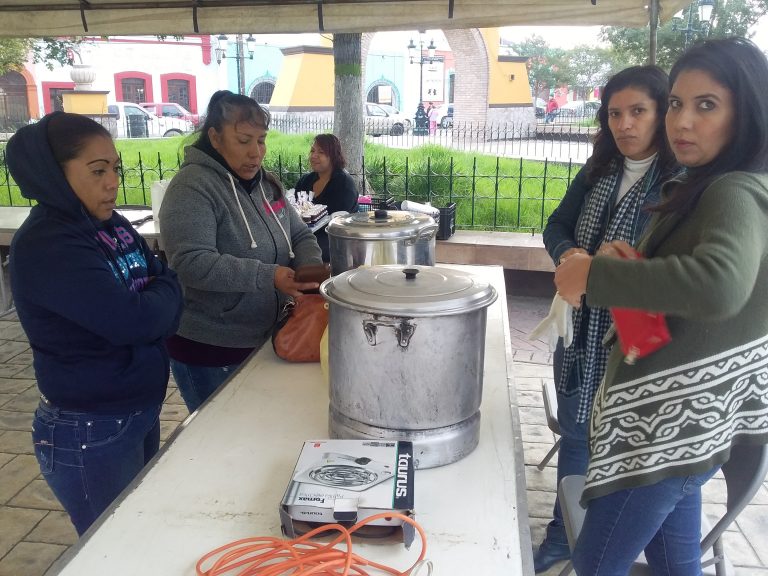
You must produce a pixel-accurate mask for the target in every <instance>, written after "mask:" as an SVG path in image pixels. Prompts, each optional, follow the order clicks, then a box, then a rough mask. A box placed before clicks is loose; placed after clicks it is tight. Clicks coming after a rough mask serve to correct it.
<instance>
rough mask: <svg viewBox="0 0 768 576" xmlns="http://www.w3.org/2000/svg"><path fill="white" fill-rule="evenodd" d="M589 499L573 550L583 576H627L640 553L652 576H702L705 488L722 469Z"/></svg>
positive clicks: (575, 560)
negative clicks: (702, 492)
mask: <svg viewBox="0 0 768 576" xmlns="http://www.w3.org/2000/svg"><path fill="white" fill-rule="evenodd" d="M719 468H720V467H719V466H716V467H714V468H712V469H711V470H709V471H708V472H705V473H704V474H699V475H698V476H681V477H678V478H668V479H667V480H662V481H661V482H657V483H656V484H651V485H650V486H642V487H640V488H632V489H628V490H619V491H618V492H614V493H612V494H608V495H607V496H603V497H601V498H595V499H594V500H591V501H590V502H589V504H588V506H587V515H586V517H585V519H584V526H583V527H582V529H581V533H580V534H579V539H578V541H577V542H576V548H575V549H574V551H573V557H572V560H573V567H574V569H575V570H576V574H579V575H582V576H614V575H615V576H625V575H626V574H627V573H628V572H629V570H630V568H631V566H632V563H633V562H634V561H635V559H636V558H637V557H638V556H639V555H640V552H642V551H643V550H645V557H646V559H647V560H648V564H649V566H650V568H651V571H652V573H653V574H654V575H657V576H662V575H673V576H699V575H700V574H701V548H700V543H701V486H702V485H703V484H704V483H705V482H706V481H707V480H709V479H710V478H711V477H712V476H713V475H714V474H715V472H717V470H718V469H719Z"/></svg>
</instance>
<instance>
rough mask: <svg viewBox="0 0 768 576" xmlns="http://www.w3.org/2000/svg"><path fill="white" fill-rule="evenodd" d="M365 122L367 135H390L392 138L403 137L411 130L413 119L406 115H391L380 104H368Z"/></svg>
mask: <svg viewBox="0 0 768 576" xmlns="http://www.w3.org/2000/svg"><path fill="white" fill-rule="evenodd" d="M363 112H364V118H363V119H364V120H365V133H366V134H371V135H372V136H381V135H382V134H389V135H390V136H402V135H403V134H405V133H406V132H407V131H408V130H410V129H411V119H410V118H408V117H406V116H405V114H401V113H400V112H397V113H394V112H392V113H390V112H387V111H386V110H385V109H384V108H382V106H381V105H379V104H374V103H373V102H366V103H365V107H364V108H363Z"/></svg>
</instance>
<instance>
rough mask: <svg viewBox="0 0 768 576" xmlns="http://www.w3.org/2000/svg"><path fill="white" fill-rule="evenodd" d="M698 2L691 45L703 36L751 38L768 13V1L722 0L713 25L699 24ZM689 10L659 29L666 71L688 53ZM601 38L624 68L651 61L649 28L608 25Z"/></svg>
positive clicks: (659, 55)
mask: <svg viewBox="0 0 768 576" xmlns="http://www.w3.org/2000/svg"><path fill="white" fill-rule="evenodd" d="M697 5H698V3H697V2H696V0H694V2H693V3H692V4H691V6H692V9H693V14H692V15H691V27H692V29H693V31H692V32H691V33H690V34H691V43H694V42H696V41H698V40H700V39H701V38H702V37H703V36H707V37H711V38H724V37H727V36H744V37H749V36H751V34H750V33H749V29H750V28H751V27H752V26H753V25H754V24H755V23H757V21H758V20H759V19H760V18H761V17H762V16H764V15H765V14H766V13H768V0H718V2H717V4H716V6H715V9H714V11H713V13H712V21H711V22H712V23H711V25H708V24H707V23H702V22H700V21H699V15H698V13H697V12H698V11H697ZM688 10H689V9H687V10H684V11H683V12H682V13H681V14H680V15H677V16H676V17H675V18H672V20H671V21H670V22H667V23H665V24H664V25H661V26H659V28H658V31H657V38H658V52H657V54H656V62H657V64H658V65H659V66H660V67H661V68H664V69H665V70H669V69H670V68H671V67H672V64H673V63H674V62H675V60H677V58H678V57H679V56H680V55H681V54H682V53H683V52H684V50H685V32H684V30H685V29H686V28H687V26H688V14H689V11H688ZM702 24H703V26H702ZM600 36H601V38H602V39H603V40H604V41H606V42H608V43H610V45H611V48H612V50H613V51H614V53H615V55H616V59H617V61H620V62H622V63H623V67H626V66H632V65H635V64H644V63H645V62H647V60H648V44H649V33H648V27H645V28H619V27H613V26H604V27H603V28H602V29H601V31H600Z"/></svg>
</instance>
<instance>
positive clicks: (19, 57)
mask: <svg viewBox="0 0 768 576" xmlns="http://www.w3.org/2000/svg"><path fill="white" fill-rule="evenodd" d="M81 42H82V40H81V39H79V38H0V76H2V75H3V74H5V73H6V72H9V71H10V70H21V69H22V68H23V67H24V63H25V62H26V61H27V58H28V56H29V54H30V53H31V54H32V60H33V62H44V63H45V66H46V67H47V68H48V69H49V70H53V67H54V64H56V63H58V64H61V65H62V66H63V65H65V64H71V63H72V55H73V53H76V52H77V49H78V46H79V45H80V43H81Z"/></svg>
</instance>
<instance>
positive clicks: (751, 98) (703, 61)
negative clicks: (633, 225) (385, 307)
mask: <svg viewBox="0 0 768 576" xmlns="http://www.w3.org/2000/svg"><path fill="white" fill-rule="evenodd" d="M689 70H699V71H701V72H704V73H706V74H709V76H711V77H712V79H713V80H714V81H715V82H717V83H718V84H720V85H721V86H723V87H724V88H726V89H727V90H728V91H729V92H730V93H731V97H732V102H733V108H734V123H733V139H732V140H731V141H730V142H729V143H728V145H727V146H724V147H723V149H722V150H721V151H720V153H719V154H718V155H717V156H716V157H715V158H714V159H713V160H712V161H711V162H710V163H709V164H706V165H704V166H697V167H694V168H688V169H687V170H686V177H685V179H684V180H683V182H682V183H681V184H680V185H679V186H678V187H677V188H676V189H675V193H674V194H672V195H671V196H670V198H669V200H667V201H666V202H664V203H663V204H661V205H660V206H659V208H658V210H659V211H660V212H682V213H685V212H689V211H690V210H691V209H693V207H694V206H696V203H697V202H698V200H699V197H700V196H701V194H702V192H704V190H705V189H706V187H707V186H708V185H709V184H710V182H712V180H713V179H715V178H716V177H718V176H720V175H721V174H724V173H726V172H733V171H735V170H740V171H745V172H767V171H768V101H766V94H768V60H766V57H765V55H764V54H763V53H762V51H761V50H760V49H759V48H758V47H757V46H756V45H755V44H754V43H752V42H751V41H750V40H747V39H745V38H738V37H732V38H721V39H717V40H707V41H705V42H702V43H699V44H696V45H695V46H693V47H692V48H690V49H689V50H688V51H687V52H685V53H684V54H683V55H682V56H681V57H680V58H679V59H678V61H677V62H675V64H674V66H672V71H671V72H670V74H669V79H670V83H671V84H672V86H673V87H674V84H675V81H676V80H677V78H678V76H679V75H680V74H681V73H682V72H687V71H689Z"/></svg>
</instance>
